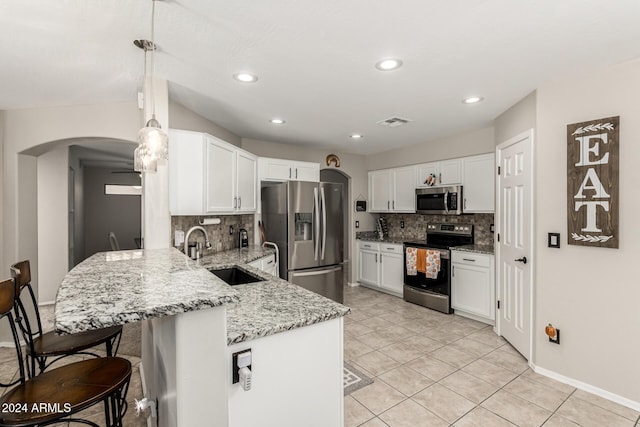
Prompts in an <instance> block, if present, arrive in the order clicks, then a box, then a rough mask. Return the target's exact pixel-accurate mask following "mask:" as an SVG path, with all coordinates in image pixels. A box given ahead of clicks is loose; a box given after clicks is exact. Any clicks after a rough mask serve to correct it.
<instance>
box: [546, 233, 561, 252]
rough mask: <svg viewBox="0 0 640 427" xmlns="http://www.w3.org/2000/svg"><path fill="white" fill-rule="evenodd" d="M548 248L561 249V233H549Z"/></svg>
mask: <svg viewBox="0 0 640 427" xmlns="http://www.w3.org/2000/svg"><path fill="white" fill-rule="evenodd" d="M547 246H549V247H550V248H559V247H560V233H549V234H548V240H547Z"/></svg>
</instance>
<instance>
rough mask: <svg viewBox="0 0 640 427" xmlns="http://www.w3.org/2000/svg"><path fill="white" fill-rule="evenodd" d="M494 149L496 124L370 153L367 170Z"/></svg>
mask: <svg viewBox="0 0 640 427" xmlns="http://www.w3.org/2000/svg"><path fill="white" fill-rule="evenodd" d="M407 126H411V125H407ZM390 145H391V144H390ZM494 150H495V142H494V134H493V127H486V128H482V129H475V130H471V131H467V132H463V133H459V134H456V135H452V136H448V137H445V138H440V139H436V140H433V141H425V142H422V143H420V144H416V145H411V146H409V147H402V148H396V149H393V150H389V151H385V152H383V153H377V154H372V155H369V156H367V170H369V171H372V170H378V169H387V168H393V167H397V166H408V165H415V164H418V163H426V162H431V161H436V160H445V159H453V158H456V157H464V156H473V155H475V154H484V153H492V152H493V151H494ZM364 194H366V193H364Z"/></svg>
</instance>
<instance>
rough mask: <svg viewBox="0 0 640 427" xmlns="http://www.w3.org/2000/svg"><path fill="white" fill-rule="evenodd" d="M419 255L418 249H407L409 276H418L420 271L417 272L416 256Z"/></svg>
mask: <svg viewBox="0 0 640 427" xmlns="http://www.w3.org/2000/svg"><path fill="white" fill-rule="evenodd" d="M417 254H418V249H416V248H407V253H406V258H407V262H406V264H407V276H415V275H416V274H418V270H416V255H417Z"/></svg>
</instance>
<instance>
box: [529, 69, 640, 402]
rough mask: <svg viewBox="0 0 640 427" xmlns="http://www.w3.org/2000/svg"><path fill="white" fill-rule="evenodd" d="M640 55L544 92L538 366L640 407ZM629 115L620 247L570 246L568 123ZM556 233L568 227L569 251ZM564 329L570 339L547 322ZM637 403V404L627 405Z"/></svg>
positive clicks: (623, 122)
mask: <svg viewBox="0 0 640 427" xmlns="http://www.w3.org/2000/svg"><path fill="white" fill-rule="evenodd" d="M639 97H640V61H638V60H636V61H633V62H628V63H625V64H621V65H618V66H614V67H610V68H608V69H606V70H604V71H594V72H591V73H589V74H585V75H573V76H570V77H568V78H566V79H562V80H558V81H555V82H552V83H548V84H545V85H544V86H542V87H540V88H538V91H537V136H536V151H535V156H536V159H537V168H536V175H537V177H536V180H535V185H536V188H537V190H536V198H537V206H536V211H535V218H536V227H537V232H536V240H535V244H536V246H537V248H536V250H535V254H536V257H537V268H536V277H537V280H536V297H535V302H536V307H537V308H536V317H537V320H536V322H535V328H534V336H535V340H536V349H535V363H536V364H537V365H538V366H540V367H542V368H545V369H548V370H550V371H553V372H556V373H559V374H561V375H564V376H566V377H569V378H572V379H575V380H578V381H582V382H584V383H587V384H590V385H592V386H594V387H597V388H599V389H602V390H605V391H607V392H610V393H613V394H615V395H618V396H622V397H623V398H626V399H629V400H630V401H632V402H635V407H636V409H638V408H640V403H639V402H640V363H639V361H640V281H639V280H638V275H637V272H636V271H635V263H637V262H638V257H639V256H640V226H639V225H638V212H640V198H639V197H638V187H637V186H638V182H640V168H639V167H638V164H637V163H638V159H640V143H639V141H638V131H637V129H638V117H640V103H639V102H638V99H639ZM617 115H619V116H620V187H619V188H620V200H621V203H620V248H619V249H600V248H588V247H583V246H568V245H567V193H566V192H567V190H566V185H567V177H566V175H567V165H566V162H567V157H566V155H567V142H566V141H567V136H566V126H567V124H569V123H576V122H582V121H588V120H592V119H598V118H604V117H610V116H617ZM547 232H560V233H562V247H561V248H560V249H551V248H547V247H546V244H547ZM549 322H551V323H552V324H553V325H554V326H556V327H558V328H560V329H561V331H562V334H561V345H555V344H551V343H548V342H547V341H546V337H545V335H544V327H545V325H546V324H547V323H549ZM627 403H630V402H627Z"/></svg>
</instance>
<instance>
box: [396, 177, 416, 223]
mask: <svg viewBox="0 0 640 427" xmlns="http://www.w3.org/2000/svg"><path fill="white" fill-rule="evenodd" d="M393 175H394V181H393V187H392V190H393V205H392V208H393V211H394V212H409V213H411V212H413V213H415V211H416V186H415V182H416V168H415V167H414V166H409V167H406V168H397V169H394V170H393Z"/></svg>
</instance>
